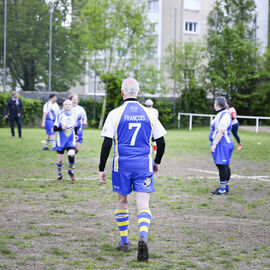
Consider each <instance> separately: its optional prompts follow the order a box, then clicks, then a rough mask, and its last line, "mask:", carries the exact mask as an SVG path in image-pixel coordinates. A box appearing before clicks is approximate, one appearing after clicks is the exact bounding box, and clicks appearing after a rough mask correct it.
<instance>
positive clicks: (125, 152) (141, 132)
mask: <svg viewBox="0 0 270 270" xmlns="http://www.w3.org/2000/svg"><path fill="white" fill-rule="evenodd" d="M121 94H122V96H123V99H124V103H123V105H122V106H120V107H118V108H116V109H114V110H112V111H111V112H110V113H109V115H108V117H107V119H106V121H105V124H104V127H103V130H102V132H101V136H102V137H104V141H103V144H102V148H101V154H100V164H99V175H98V178H99V182H100V183H101V184H106V173H105V171H104V169H105V165H106V161H107V159H108V156H109V153H110V149H111V146H112V141H114V158H113V168H112V186H113V191H115V192H116V193H117V195H118V198H117V209H116V210H115V218H116V222H117V224H118V228H119V232H120V236H121V241H120V243H119V246H118V247H117V249H118V250H120V251H124V252H127V251H128V250H129V241H128V225H129V211H128V194H130V193H131V192H132V190H133V191H134V192H136V202H137V209H138V225H139V230H140V240H139V242H138V254H137V259H138V260H139V261H147V260H148V256H149V255H148V246H147V235H148V230H149V226H150V221H151V219H152V214H151V210H150V208H149V200H150V194H151V192H154V191H155V189H154V175H153V174H154V173H157V172H158V170H159V164H160V162H161V159H162V156H163V153H164V149H165V140H164V137H163V136H164V135H165V134H166V130H165V129H164V127H163V126H162V124H161V123H160V122H159V120H158V118H157V117H155V116H154V115H153V114H152V112H151V110H149V109H147V108H146V107H144V106H143V105H141V104H140V103H139V102H138V100H137V99H136V98H137V96H138V95H139V84H138V82H137V81H136V80H135V79H133V78H129V79H126V80H124V82H123V83H122V89H121ZM152 139H154V140H155V141H156V142H157V155H156V157H155V160H154V162H153V159H152V145H151V143H152Z"/></svg>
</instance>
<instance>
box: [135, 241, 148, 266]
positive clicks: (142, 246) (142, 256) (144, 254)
mask: <svg viewBox="0 0 270 270" xmlns="http://www.w3.org/2000/svg"><path fill="white" fill-rule="evenodd" d="M148 258H149V253H148V246H147V243H146V241H145V239H144V237H143V236H142V237H141V238H140V240H139V242H138V254H137V259H138V261H140V262H145V261H148Z"/></svg>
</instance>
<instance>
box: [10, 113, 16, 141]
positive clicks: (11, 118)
mask: <svg viewBox="0 0 270 270" xmlns="http://www.w3.org/2000/svg"><path fill="white" fill-rule="evenodd" d="M10 128H11V136H12V138H14V136H15V133H14V116H12V115H11V116H10Z"/></svg>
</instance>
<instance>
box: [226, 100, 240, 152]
mask: <svg viewBox="0 0 270 270" xmlns="http://www.w3.org/2000/svg"><path fill="white" fill-rule="evenodd" d="M227 109H228V111H229V113H230V116H231V118H232V134H233V136H234V138H235V139H236V141H237V143H238V146H237V149H238V150H241V149H242V148H243V146H242V144H241V141H240V137H239V135H238V128H239V122H238V120H237V118H236V115H237V113H236V110H235V108H234V107H233V105H232V102H231V101H230V100H228V101H227Z"/></svg>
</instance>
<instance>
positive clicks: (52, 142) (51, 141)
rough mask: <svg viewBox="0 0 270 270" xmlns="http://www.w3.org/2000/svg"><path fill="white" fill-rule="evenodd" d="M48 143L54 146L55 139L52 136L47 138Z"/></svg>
mask: <svg viewBox="0 0 270 270" xmlns="http://www.w3.org/2000/svg"><path fill="white" fill-rule="evenodd" d="M48 144H50V145H51V147H52V148H54V147H55V144H56V143H55V139H54V138H50V139H49V140H48Z"/></svg>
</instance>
